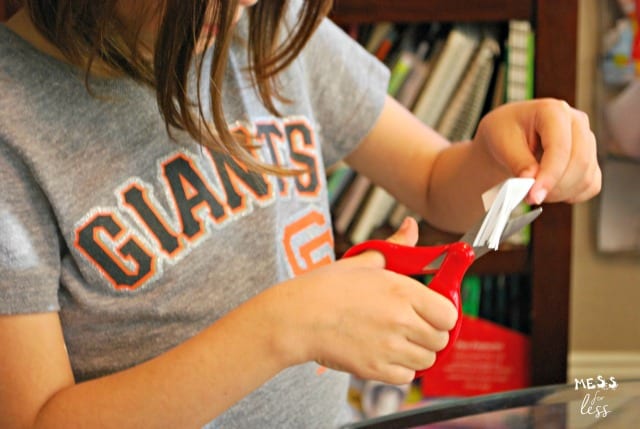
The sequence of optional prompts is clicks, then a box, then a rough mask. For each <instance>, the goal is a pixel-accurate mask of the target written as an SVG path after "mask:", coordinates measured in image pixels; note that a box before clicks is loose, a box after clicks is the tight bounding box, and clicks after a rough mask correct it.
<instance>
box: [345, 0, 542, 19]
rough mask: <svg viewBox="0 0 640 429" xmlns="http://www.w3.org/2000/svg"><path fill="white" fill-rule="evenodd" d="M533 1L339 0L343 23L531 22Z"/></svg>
mask: <svg viewBox="0 0 640 429" xmlns="http://www.w3.org/2000/svg"><path fill="white" fill-rule="evenodd" d="M533 6H534V4H533V1H532V0H483V1H468V0H447V1H433V0H402V1H394V2H393V3H392V5H390V3H389V1H388V0H336V1H335V4H334V16H335V17H336V20H337V21H338V22H339V23H353V22H360V23H365V22H376V21H396V22H415V21H426V20H429V21H507V20H509V19H514V18H515V19H530V18H531V16H532V12H533Z"/></svg>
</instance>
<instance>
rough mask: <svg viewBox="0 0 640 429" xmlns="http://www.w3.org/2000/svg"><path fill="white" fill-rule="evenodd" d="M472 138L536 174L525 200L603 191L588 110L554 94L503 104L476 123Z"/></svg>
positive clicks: (584, 196)
mask: <svg viewBox="0 0 640 429" xmlns="http://www.w3.org/2000/svg"><path fill="white" fill-rule="evenodd" d="M474 144H478V145H480V146H482V147H484V148H485V149H486V150H487V151H488V152H489V153H490V155H491V156H492V157H493V159H494V160H495V161H497V162H498V163H499V164H500V165H501V166H503V167H506V169H507V170H508V173H509V174H511V175H513V176H516V177H535V179H536V182H535V184H534V185H533V187H532V188H531V191H530V192H529V195H528V197H527V202H529V203H533V204H540V203H541V202H543V201H546V202H557V201H564V202H568V203H576V202H581V201H586V200H588V199H589V198H591V197H593V196H594V195H596V194H597V193H598V192H599V191H600V187H601V171H600V167H599V166H598V162H597V148H596V139H595V136H594V134H593V132H592V131H591V129H590V126H589V118H588V116H587V115H586V114H585V113H584V112H581V111H579V110H577V109H574V108H572V107H571V106H569V104H568V103H566V102H564V101H560V100H555V99H548V98H547V99H538V100H531V101H525V102H516V103H509V104H505V105H503V106H501V107H498V108H497V109H495V110H493V111H491V112H490V113H488V114H487V115H486V116H485V117H484V118H483V119H482V121H481V122H480V124H479V125H478V131H477V133H476V136H475V137H474Z"/></svg>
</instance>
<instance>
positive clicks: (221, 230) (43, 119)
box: [0, 11, 388, 428]
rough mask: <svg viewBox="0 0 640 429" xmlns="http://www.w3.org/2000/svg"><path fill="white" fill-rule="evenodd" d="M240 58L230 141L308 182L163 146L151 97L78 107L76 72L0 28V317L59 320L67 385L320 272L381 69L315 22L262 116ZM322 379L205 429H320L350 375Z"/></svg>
mask: <svg viewBox="0 0 640 429" xmlns="http://www.w3.org/2000/svg"><path fill="white" fill-rule="evenodd" d="M294 19H295V16H294V14H293V12H291V11H290V12H289V15H288V20H289V21H290V22H289V25H293V22H294V21H293V20H294ZM246 21H247V20H245V19H243V20H242V21H241V22H240V24H239V29H238V32H239V36H240V37H239V39H241V38H242V37H241V36H242V34H243V33H244V32H245V31H246V26H247V22H246ZM243 46H244V45H243V43H242V41H241V40H237V41H236V42H234V46H233V48H232V52H231V58H230V64H229V67H228V71H227V74H226V81H225V86H224V108H225V112H226V114H227V119H228V124H229V126H230V127H231V128H232V129H235V130H238V131H240V132H243V133H246V135H247V136H248V135H251V134H255V135H257V136H258V140H257V141H258V142H259V143H260V148H259V149H258V150H257V151H256V155H257V156H258V157H259V158H260V159H261V160H263V161H266V162H269V163H276V164H278V165H283V166H293V167H296V166H299V167H305V168H306V167H308V168H309V169H310V170H309V171H310V173H309V174H305V175H303V176H300V177H284V178H278V177H274V176H265V175H261V174H255V173H249V172H247V171H246V170H245V169H243V168H242V166H241V165H238V163H236V162H235V161H234V160H232V159H229V158H228V157H226V156H224V155H221V154H217V153H213V152H212V151H209V150H206V149H204V148H202V147H201V146H199V145H197V144H196V143H195V142H193V141H192V140H190V139H189V138H188V137H187V136H186V135H185V134H183V133H179V132H177V133H175V135H174V136H175V140H171V139H170V138H169V137H168V136H167V133H166V130H165V125H164V123H163V121H162V118H161V116H160V114H159V112H158V109H157V105H156V101H155V97H154V94H153V93H152V92H151V91H150V90H149V89H147V88H144V87H142V86H140V85H138V84H136V83H133V82H131V81H129V80H126V79H95V80H93V81H92V88H93V89H94V91H95V95H96V96H92V95H90V94H89V93H88V92H87V90H86V88H85V86H84V83H83V77H82V75H81V73H80V72H78V71H76V70H74V69H73V68H72V67H70V66H68V65H65V64H63V63H60V62H58V61H56V60H55V59H53V58H51V57H48V56H45V55H43V54H41V53H40V52H38V51H36V50H35V49H34V48H32V47H31V46H30V45H28V44H27V43H26V42H24V41H23V40H22V39H21V38H19V37H18V36H16V35H15V34H13V33H12V32H10V31H9V30H8V29H6V28H5V27H3V26H0V314H19V313H37V312H51V311H57V312H59V315H60V318H61V322H62V327H63V330H64V337H65V341H66V345H67V348H68V352H69V357H70V360H71V364H72V367H73V371H74V374H75V376H76V379H77V380H78V381H81V380H86V379H91V378H95V377H99V376H101V375H105V374H110V373H113V372H116V371H119V370H123V369H125V368H129V367H131V366H134V365H136V364H139V363H140V362H143V361H145V360H148V359H150V358H152V357H154V356H157V355H158V354H161V353H163V352H164V351H166V350H167V349H169V348H171V347H173V346H175V345H177V344H179V343H181V342H183V341H185V340H186V339H187V338H189V337H191V336H193V335H195V334H196V333H198V332H199V331H201V330H202V329H203V328H205V327H207V326H208V325H210V324H212V323H214V322H215V321H216V320H217V319H218V318H220V317H221V316H222V315H224V314H225V313H227V312H228V311H229V310H231V309H233V308H235V307H236V306H238V305H239V304H240V303H241V302H243V301H245V300H247V299H248V298H251V297H252V296H254V295H256V294H258V293H259V292H260V291H262V290H264V289H265V288H268V287H269V286H271V285H274V284H276V283H279V282H281V281H283V280H285V279H288V278H290V277H292V276H295V275H297V274H300V273H302V272H304V271H306V270H309V269H312V268H314V267H316V266H318V265H322V264H325V263H327V262H328V261H331V260H332V259H333V258H334V254H333V248H332V236H331V221H330V215H329V210H328V206H327V195H326V183H325V167H326V166H327V165H330V164H332V163H334V162H335V161H337V160H338V159H340V158H341V157H343V156H344V155H345V154H347V153H349V152H350V151H351V150H353V149H354V148H355V146H356V144H357V143H358V142H359V141H360V140H361V139H362V138H363V137H364V136H365V135H366V133H367V132H368V131H369V129H370V128H371V126H372V125H373V124H374V122H375V120H376V119H377V117H378V115H379V113H380V111H381V107H382V104H383V100H384V97H385V90H386V83H387V79H388V71H387V69H386V68H385V67H384V66H382V65H381V64H380V63H379V62H377V61H376V60H375V59H373V58H372V57H371V56H369V55H368V54H367V53H366V52H365V51H364V50H362V49H361V48H360V47H359V46H358V45H356V44H355V43H354V42H353V41H352V40H351V39H350V38H349V37H348V36H346V35H345V34H344V33H342V32H341V31H340V30H339V29H338V28H337V27H336V26H335V25H333V24H332V23H330V22H329V21H325V22H324V23H323V24H322V25H321V27H320V29H319V30H318V31H317V33H316V34H315V36H314V37H313V40H312V41H311V42H310V43H309V45H308V46H307V48H306V49H305V51H304V53H303V54H302V55H301V56H300V57H299V59H298V60H297V61H296V62H295V63H294V64H292V65H291V66H290V67H289V68H288V69H287V70H286V71H285V72H284V73H283V75H282V76H281V79H280V81H281V83H282V87H283V88H284V95H285V97H287V98H288V99H290V100H293V101H294V102H293V103H291V104H279V105H278V107H279V109H280V112H281V113H282V117H281V118H276V117H273V116H272V115H270V114H269V113H268V111H267V110H266V109H265V108H264V107H263V106H262V105H261V103H260V102H259V98H258V97H257V95H256V93H255V91H254V90H253V89H252V87H251V84H250V80H249V79H248V77H247V76H246V74H245V72H244V67H245V65H246V58H245V56H246V51H245V50H244V49H243ZM247 341H251V339H250V338H248V339H247ZM257 358H259V357H257ZM320 373H321V372H320V371H318V366H317V365H316V364H314V363H309V364H305V365H300V366H296V367H293V368H289V369H286V370H284V371H282V372H281V373H280V374H278V375H277V376H276V377H275V378H273V379H272V380H271V381H269V382H267V383H266V384H265V385H264V386H262V387H261V388H259V389H258V390H256V391H255V392H253V393H252V394H250V395H249V396H248V397H246V398H245V399H243V400H242V401H241V402H240V403H238V404H237V405H235V406H234V407H232V408H231V409H230V410H228V411H227V412H226V413H225V414H223V415H222V416H221V417H219V418H218V419H216V420H215V421H214V422H212V423H211V424H210V425H209V426H208V427H225V428H230V427H240V428H250V427H260V428H265V427H277V428H288V427H290V428H300V427H305V428H311V427H332V426H335V425H336V424H337V423H338V422H339V421H341V419H343V418H344V414H343V413H344V410H345V403H346V391H347V385H348V375H347V374H344V373H340V372H336V371H326V372H322V373H321V375H319V374H320Z"/></svg>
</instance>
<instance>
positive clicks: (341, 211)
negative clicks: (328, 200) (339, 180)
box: [334, 174, 371, 234]
mask: <svg viewBox="0 0 640 429" xmlns="http://www.w3.org/2000/svg"><path fill="white" fill-rule="evenodd" d="M370 187H371V181H370V180H369V179H368V178H367V177H366V176H363V175H362V174H358V175H356V177H355V179H354V180H353V183H352V184H351V186H349V188H348V189H347V190H346V191H345V194H344V197H343V198H342V201H341V202H340V204H338V206H337V207H336V210H335V212H334V218H335V221H334V229H335V231H336V233H338V234H345V233H346V232H347V230H348V229H349V227H350V226H351V223H352V221H353V219H354V217H355V216H356V213H357V212H358V209H359V208H360V205H361V203H362V202H363V201H364V199H365V198H366V196H367V193H368V192H369V189H370Z"/></svg>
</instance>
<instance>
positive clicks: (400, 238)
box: [387, 216, 418, 246]
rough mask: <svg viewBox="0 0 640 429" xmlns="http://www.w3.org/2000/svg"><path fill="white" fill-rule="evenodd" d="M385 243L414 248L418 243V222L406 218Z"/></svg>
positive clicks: (408, 217) (409, 217)
mask: <svg viewBox="0 0 640 429" xmlns="http://www.w3.org/2000/svg"><path fill="white" fill-rule="evenodd" d="M387 241H390V242H392V243H396V244H401V245H404V246H415V245H416V243H417V242H418V222H417V221H416V220H415V219H414V218H412V217H411V216H407V217H406V218H405V219H404V221H403V222H402V224H401V225H400V228H398V230H397V231H396V232H394V233H393V235H392V236H391V237H389V238H387Z"/></svg>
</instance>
